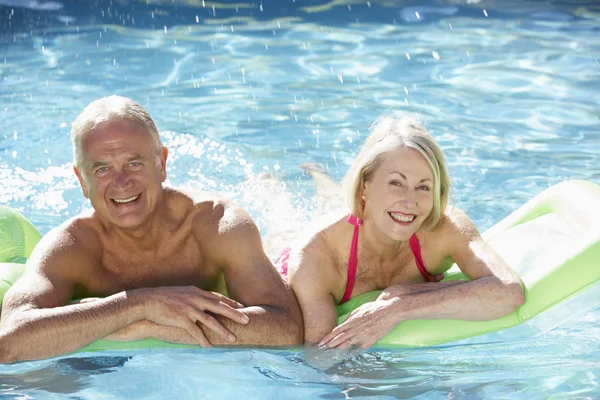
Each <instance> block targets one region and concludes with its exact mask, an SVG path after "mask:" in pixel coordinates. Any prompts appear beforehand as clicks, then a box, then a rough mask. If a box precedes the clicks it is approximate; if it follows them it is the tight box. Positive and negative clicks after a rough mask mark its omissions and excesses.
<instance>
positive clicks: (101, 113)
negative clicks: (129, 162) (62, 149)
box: [71, 96, 163, 168]
mask: <svg viewBox="0 0 600 400" xmlns="http://www.w3.org/2000/svg"><path fill="white" fill-rule="evenodd" d="M116 120H125V121H129V122H132V123H133V124H135V125H136V126H137V127H139V128H141V129H142V130H143V131H144V132H146V133H148V135H149V136H150V141H151V142H152V147H153V148H154V150H155V151H156V153H157V154H160V151H161V149H162V147H163V144H162V142H161V140H160V135H159V134H158V129H157V128H156V125H155V124H154V121H153V120H152V117H150V114H148V112H147V111H146V110H145V109H144V108H143V107H142V106H141V105H139V104H138V103H136V102H135V101H133V100H131V99H128V98H126V97H121V96H108V97H103V98H101V99H98V100H96V101H93V102H92V103H90V104H89V105H88V106H87V107H86V108H84V109H83V111H82V112H81V114H79V115H78V116H77V118H75V121H73V124H72V125H71V142H72V143H73V158H74V159H75V165H76V166H77V167H79V168H80V167H81V162H82V160H83V154H82V151H81V138H82V137H83V134H84V133H87V132H89V131H91V130H92V129H94V128H95V127H97V126H98V125H100V124H102V123H105V122H111V121H116Z"/></svg>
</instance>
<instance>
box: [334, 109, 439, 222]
mask: <svg viewBox="0 0 600 400" xmlns="http://www.w3.org/2000/svg"><path fill="white" fill-rule="evenodd" d="M398 147H410V148H413V149H415V150H417V151H418V152H419V153H421V155H422V156H423V158H425V160H426V161H427V163H428V164H429V167H430V168H431V171H432V173H433V209H432V210H431V213H430V214H429V215H428V216H427V218H426V219H425V221H423V224H422V225H421V229H423V230H431V229H433V228H434V227H436V226H437V224H438V223H439V222H440V220H441V217H442V214H443V212H444V210H445V209H446V206H447V204H448V196H449V192H450V189H451V187H450V177H449V176H448V171H447V169H446V161H445V159H444V153H443V152H442V150H441V149H440V147H439V145H438V144H437V142H436V141H435V140H434V139H433V137H432V136H431V134H430V133H429V132H428V131H427V129H425V127H424V126H423V125H422V124H421V122H419V121H418V120H416V119H414V118H412V117H396V116H381V117H379V118H378V119H377V120H375V122H374V123H373V125H371V128H370V130H369V136H368V137H367V138H366V139H365V141H364V143H363V145H362V147H361V149H360V152H359V153H358V156H357V157H356V159H355V160H354V162H353V163H352V165H351V166H350V168H349V169H348V172H347V173H346V176H345V178H344V185H343V188H344V194H345V200H346V203H347V205H348V207H349V208H350V210H351V211H352V213H353V214H354V215H356V216H357V217H359V218H363V217H364V212H363V203H362V193H363V187H364V185H365V182H367V181H369V179H371V177H372V176H373V173H374V172H375V171H376V170H377V168H379V166H380V165H381V164H382V162H383V154H384V153H386V152H388V151H391V150H394V149H396V148H398Z"/></svg>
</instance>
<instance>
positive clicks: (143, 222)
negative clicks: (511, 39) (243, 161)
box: [0, 96, 524, 363]
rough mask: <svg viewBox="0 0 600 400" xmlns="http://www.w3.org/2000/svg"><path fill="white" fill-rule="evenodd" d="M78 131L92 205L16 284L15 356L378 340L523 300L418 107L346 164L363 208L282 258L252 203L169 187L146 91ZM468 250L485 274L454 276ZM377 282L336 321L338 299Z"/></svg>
mask: <svg viewBox="0 0 600 400" xmlns="http://www.w3.org/2000/svg"><path fill="white" fill-rule="evenodd" d="M71 138H72V141H73V149H74V151H73V152H74V159H75V165H74V171H75V174H76V175H77V178H78V180H79V183H80V185H81V189H82V191H83V195H84V196H85V197H86V198H88V199H89V200H90V202H91V204H92V207H93V210H91V211H90V212H88V213H83V214H81V215H78V216H76V217H75V218H72V219H70V220H68V221H67V222H65V223H64V224H62V225H61V226H59V227H57V228H56V229H54V230H52V231H50V232H49V233H48V234H46V235H45V236H44V238H43V239H42V241H41V242H40V243H39V244H38V245H37V247H36V248H35V250H34V252H33V254H32V255H31V258H30V259H29V261H28V266H27V270H26V272H25V274H24V275H23V277H22V278H21V279H20V280H18V281H17V283H16V284H15V285H14V286H13V287H12V288H11V289H10V291H9V292H8V293H7V294H6V296H5V298H4V301H3V304H2V314H1V319H0V362H4V363H8V362H17V361H23V360H32V359H40V358H46V357H52V356H57V355H61V354H64V353H68V352H72V351H75V350H77V349H79V348H81V347H83V346H85V345H87V344H89V343H91V342H93V341H95V340H98V339H102V338H104V339H108V340H117V341H126V340H136V339H143V338H154V339H159V340H164V341H169V342H177V343H187V344H197V345H200V346H203V347H209V346H222V345H233V346H252V345H255V346H295V345H299V344H302V343H306V344H316V345H318V346H319V347H320V348H341V349H348V348H353V347H361V348H366V347H369V346H371V345H373V344H374V343H375V342H376V341H377V340H379V339H380V338H382V337H383V336H385V335H386V334H387V333H388V332H390V330H391V329H392V328H393V327H394V326H396V325H397V324H399V323H401V322H403V321H406V320H410V319H425V318H427V319H430V318H455V319H463V320H475V321H482V320H489V319H496V318H499V317H502V316H504V315H507V314H509V313H512V312H513V311H514V310H516V309H517V308H518V307H519V306H520V305H522V304H523V302H524V293H523V289H522V286H521V283H520V280H519V277H518V276H517V275H516V274H515V273H514V272H513V271H512V270H511V269H510V268H509V267H508V266H507V265H506V263H505V262H504V261H503V260H502V258H501V257H499V256H498V255H497V254H495V253H494V251H493V250H492V249H490V247H489V246H488V245H487V244H486V243H485V242H484V241H483V240H482V239H481V237H480V235H479V233H478V231H477V229H476V228H475V226H474V224H473V222H472V221H471V220H470V219H469V217H468V216H467V215H466V214H465V213H464V212H462V211H460V210H459V209H457V208H456V207H447V200H448V193H449V190H450V180H449V177H448V173H447V171H446V165H445V161H444V156H443V154H442V152H441V150H440V148H439V146H438V145H437V143H436V142H435V141H434V139H433V138H432V137H431V135H430V134H429V133H428V132H427V131H426V130H425V128H424V127H423V126H422V125H421V124H420V123H418V122H417V121H415V120H413V119H410V118H401V119H398V118H395V117H383V118H380V119H379V120H377V121H376V123H375V124H374V125H373V126H372V128H371V132H370V134H369V136H368V137H367V139H366V140H365V142H364V144H363V146H362V148H361V150H360V152H359V154H358V156H357V158H356V159H355V161H354V163H353V165H352V166H351V167H350V169H349V171H348V173H347V175H346V179H345V183H344V190H345V194H346V196H345V197H346V200H347V205H348V207H349V209H348V211H347V212H346V213H345V214H343V215H337V216H335V218H333V219H330V220H328V221H327V222H326V223H323V224H322V225H321V226H320V227H318V228H317V229H315V230H313V231H310V232H304V233H303V234H302V235H301V236H299V238H300V239H299V240H298V243H296V244H294V246H293V247H292V248H290V249H285V250H284V252H283V253H282V255H281V256H280V258H279V259H278V260H277V261H276V263H275V264H276V267H277V268H274V266H273V264H272V263H271V261H270V260H269V258H268V257H267V256H266V255H265V253H264V250H263V247H262V244H261V238H260V234H259V231H258V229H257V227H256V225H255V223H254V222H253V221H252V219H251V217H250V216H249V214H248V213H247V212H246V211H245V210H244V209H242V208H240V207H238V206H236V205H234V204H232V203H230V202H229V201H228V200H226V199H224V198H222V197H219V196H216V195H214V194H206V193H188V192H186V191H183V190H178V189H174V188H169V187H164V186H163V182H164V181H165V179H166V176H167V173H166V163H167V158H168V150H167V148H166V147H165V146H164V145H163V144H162V143H161V140H160V137H159V133H158V130H157V128H156V126H155V124H154V122H153V120H152V118H151V117H150V115H149V114H148V113H147V112H146V111H145V110H144V109H143V108H142V107H141V106H140V105H139V104H137V103H135V102H134V101H132V100H130V99H127V98H123V97H118V96H110V97H106V98H103V99H100V100H97V101H94V102H93V103H91V104H90V105H88V106H87V107H86V108H85V109H84V110H83V112H82V113H81V114H80V115H79V116H78V117H77V118H76V119H75V121H74V122H73V126H72V130H71ZM454 262H455V263H457V264H458V266H459V267H460V269H461V270H462V272H463V273H464V274H465V275H467V276H468V277H469V278H471V281H468V282H448V283H443V282H439V281H440V280H441V278H442V277H443V273H444V272H445V271H446V270H447V269H448V268H449V267H450V265H451V264H452V263H454ZM377 289H379V290H383V292H382V293H381V295H380V296H379V297H378V298H377V300H376V301H374V302H372V303H368V304H365V305H363V306H361V307H359V308H358V309H356V310H355V311H354V312H353V313H352V314H351V316H350V318H349V319H347V320H346V321H345V322H344V323H342V324H341V325H339V326H337V317H336V310H335V306H336V304H339V303H342V302H345V301H347V300H349V299H350V298H352V297H355V296H357V295H360V294H361V293H364V292H367V291H372V290H377ZM72 299H82V300H80V301H78V302H72Z"/></svg>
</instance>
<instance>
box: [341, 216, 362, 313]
mask: <svg viewBox="0 0 600 400" xmlns="http://www.w3.org/2000/svg"><path fill="white" fill-rule="evenodd" d="M348 223H350V224H352V225H354V234H353V235H352V245H351V246H350V256H349V257H348V282H347V283H346V291H345V292H344V297H342V301H341V302H340V304H342V303H345V302H347V301H348V300H350V297H351V296H352V290H353V289H354V282H355V281H356V267H357V265H358V227H359V226H361V225H362V224H363V221H362V219H360V218H358V217H357V216H355V215H353V214H350V216H349V217H348Z"/></svg>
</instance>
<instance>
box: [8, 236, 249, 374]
mask: <svg viewBox="0 0 600 400" xmlns="http://www.w3.org/2000/svg"><path fill="white" fill-rule="evenodd" d="M95 262H96V261H95V260H94V258H93V256H91V255H90V253H89V252H88V251H84V250H83V249H82V248H81V246H78V245H77V243H75V240H74V239H73V238H72V237H71V236H70V235H68V234H67V233H66V232H65V231H64V230H60V228H59V230H57V231H54V232H51V233H49V234H48V235H46V236H45V237H44V238H43V239H42V241H41V242H40V243H39V244H38V246H37V247H36V249H35V251H34V253H33V254H32V257H31V259H30V262H29V264H28V266H27V271H26V273H25V275H24V276H23V277H22V278H21V279H19V280H18V281H17V282H16V283H15V285H14V286H13V287H12V288H11V289H10V290H9V291H8V293H7V294H6V296H5V298H4V301H3V304H2V316H1V318H0V362H3V363H8V362H16V361H23V360H32V359H39V358H46V357H52V356H57V355H60V354H64V353H68V352H71V351H74V350H77V349H79V348H81V347H83V346H85V345H87V344H89V343H91V342H93V341H95V340H98V339H101V338H103V337H105V336H107V335H109V334H111V333H113V332H116V331H118V330H120V329H122V328H124V327H127V326H129V325H131V324H133V323H135V322H136V321H140V320H145V319H148V320H150V321H153V322H156V323H158V324H162V325H169V326H174V327H177V328H179V329H183V330H185V331H187V332H188V334H189V335H190V336H192V337H193V338H194V339H195V340H196V341H197V343H199V344H201V345H205V346H210V343H209V342H208V340H207V339H206V337H205V336H204V334H203V332H202V330H201V329H200V328H199V327H198V326H197V325H196V323H195V321H201V322H202V323H203V324H204V326H205V327H208V328H210V329H214V330H215V331H216V332H219V334H220V335H222V337H224V338H230V335H231V333H230V332H229V331H227V330H226V329H225V328H224V327H223V326H222V325H220V324H219V323H218V322H217V321H216V320H215V319H214V318H213V317H212V316H210V315H209V314H208V313H206V312H205V311H208V312H212V313H219V314H223V315H225V316H227V317H228V318H231V319H233V320H236V321H238V322H239V323H242V324H243V323H245V320H246V317H245V316H244V315H243V314H242V313H240V312H238V311H236V310H235V309H234V308H233V307H231V306H229V305H227V302H224V301H222V296H219V295H217V294H213V293H210V292H205V291H201V290H200V289H198V288H195V287H168V288H167V287H159V288H142V289H135V290H130V291H124V292H120V293H116V294H114V295H112V296H108V297H106V298H103V299H98V300H97V301H93V302H82V303H78V304H69V302H70V300H71V296H72V295H73V291H74V288H75V285H76V284H77V283H78V282H80V281H82V279H81V276H82V274H90V273H93V272H91V271H93V266H94V265H96V264H95ZM207 331H208V329H207ZM223 340H227V339H223ZM230 340H231V339H230ZM233 340H234V339H233Z"/></svg>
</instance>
